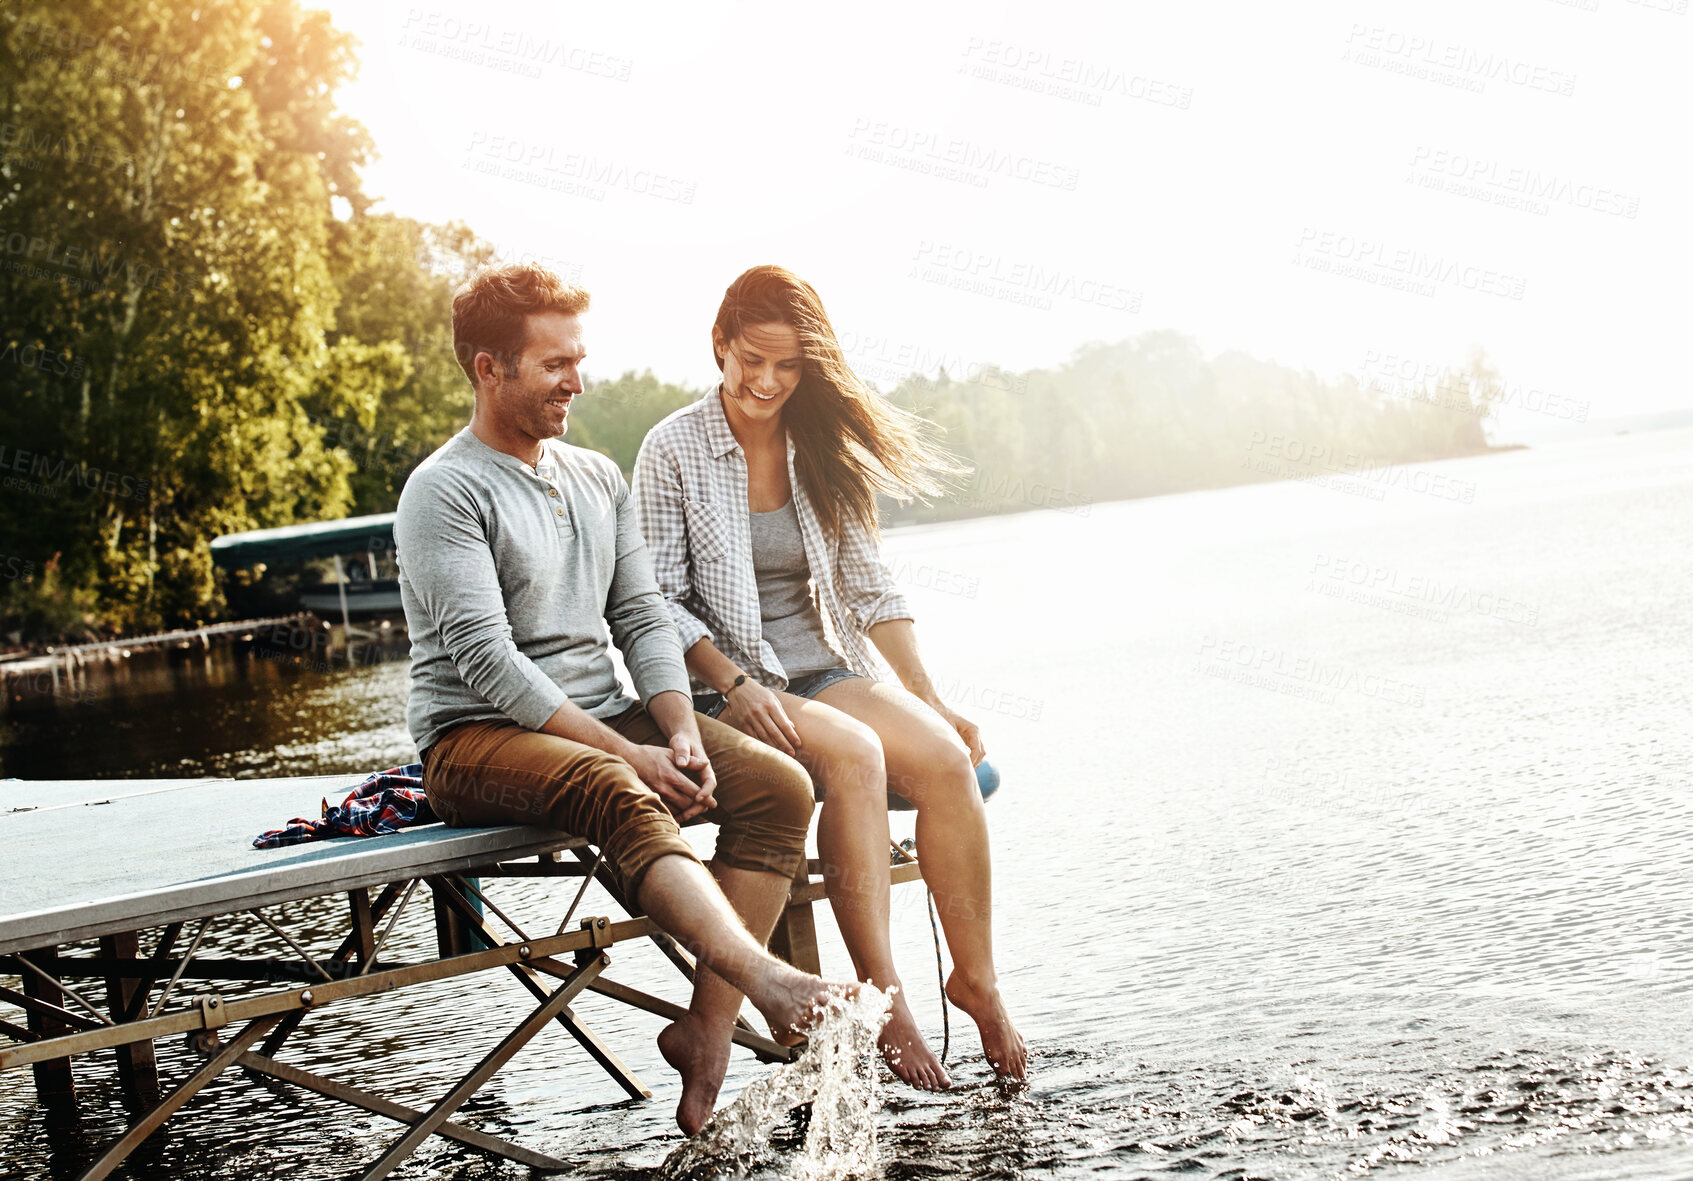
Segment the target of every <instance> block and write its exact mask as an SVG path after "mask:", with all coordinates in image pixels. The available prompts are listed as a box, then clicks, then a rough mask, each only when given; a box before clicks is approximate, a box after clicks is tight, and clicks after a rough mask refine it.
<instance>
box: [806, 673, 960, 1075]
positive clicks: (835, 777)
mask: <svg viewBox="0 0 1693 1181" xmlns="http://www.w3.org/2000/svg"><path fill="white" fill-rule="evenodd" d="M777 696H778V697H779V698H780V700H781V702H782V708H783V710H785V711H786V712H787V715H788V718H789V720H790V721H792V722H793V724H794V728H795V729H796V730H798V731H799V736H800V746H799V749H798V750H797V752H796V756H795V757H797V758H798V759H799V761H800V763H801V764H802V765H803V766H804V767H805V769H806V770H807V771H809V772H810V773H811V775H812V777H813V778H814V779H816V780H817V781H818V782H819V783H821V784H822V786H823V789H824V791H825V793H826V794H827V797H828V798H827V799H826V801H825V802H824V804H823V807H822V810H821V812H820V813H819V815H818V820H817V852H818V856H819V859H820V860H821V861H822V862H823V881H824V886H825V888H826V889H827V890H828V893H829V905H830V907H831V908H833V910H834V912H835V923H836V925H837V926H838V927H840V930H841V941H842V942H843V943H845V944H846V948H847V952H848V954H850V955H851V956H852V963H853V968H854V969H855V971H856V973H857V976H858V978H859V979H860V980H868V981H870V982H871V983H872V984H874V985H875V986H876V987H877V988H883V989H885V988H895V987H897V988H898V989H899V991H898V992H896V993H895V994H894V1002H893V1011H892V1014H891V1016H890V1017H889V1018H888V1023H887V1025H885V1026H884V1027H883V1028H882V1033H881V1040H880V1044H881V1047H882V1056H883V1057H884V1058H885V1059H886V1060H887V1063H888V1065H889V1066H890V1067H892V1068H893V1071H894V1073H895V1074H897V1075H899V1077H900V1078H902V1079H904V1080H905V1081H906V1082H908V1083H910V1084H911V1085H912V1086H914V1087H919V1088H922V1089H924V1090H939V1089H941V1088H945V1087H950V1086H951V1085H952V1080H951V1079H950V1078H948V1077H947V1073H946V1070H945V1068H944V1067H942V1066H941V1064H940V1059H938V1058H936V1057H935V1054H934V1052H933V1051H932V1050H930V1049H929V1047H928V1045H927V1043H925V1042H924V1040H923V1035H922V1033H921V1032H920V1031H919V1030H918V1028H917V1021H916V1018H914V1017H913V1016H912V1014H911V1006H910V1004H909V1003H908V1002H907V1000H906V997H905V989H904V987H903V986H902V985H901V984H900V979H899V973H898V971H897V970H896V969H895V967H894V957H893V946H892V943H891V942H890V940H889V936H888V864H889V862H888V844H889V842H888V797H887V773H886V771H885V769H884V767H883V763H882V747H881V742H880V741H879V740H878V739H877V737H876V734H875V731H873V730H871V729H870V728H869V727H868V726H866V725H864V724H863V723H861V722H857V721H854V720H853V719H852V718H850V717H848V716H846V715H845V714H843V713H841V712H839V711H838V710H835V709H831V708H830V707H829V706H827V705H824V704H822V703H821V702H817V701H808V700H806V699H805V698H803V697H796V696H794V695H793V694H791V693H780V694H778V695H777Z"/></svg>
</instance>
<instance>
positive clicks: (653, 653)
mask: <svg viewBox="0 0 1693 1181" xmlns="http://www.w3.org/2000/svg"><path fill="white" fill-rule="evenodd" d="M612 478H613V479H615V480H616V481H617V567H616V569H615V570H614V571H613V572H612V576H611V589H610V591H609V592H608V593H607V595H606V610H605V618H606V623H607V624H608V625H609V626H610V628H611V638H612V642H613V643H615V644H616V645H617V648H618V651H620V652H622V653H623V662H624V664H625V665H627V666H628V669H629V678H630V679H631V680H632V681H634V682H635V692H636V693H638V694H640V697H641V701H642V702H643V703H645V702H649V701H651V700H652V699H653V698H654V697H657V696H658V695H659V694H660V693H668V692H675V693H682V694H686V693H687V692H688V668H687V665H686V663H684V661H683V659H682V652H683V648H682V645H681V644H680V642H679V641H678V638H677V634H676V625H675V624H674V623H673V622H672V621H671V616H670V612H669V611H668V610H666V609H665V599H664V596H663V595H662V594H660V593H659V589H658V583H657V581H656V580H655V579H654V577H653V562H652V555H651V551H650V549H649V548H648V546H647V542H646V539H645V538H644V537H643V536H642V530H641V525H640V522H639V520H637V512H636V508H635V498H634V497H633V496H631V495H630V494H629V489H628V488H627V487H626V486H625V485H624V483H623V477H622V475H620V474H616V473H613V475H612Z"/></svg>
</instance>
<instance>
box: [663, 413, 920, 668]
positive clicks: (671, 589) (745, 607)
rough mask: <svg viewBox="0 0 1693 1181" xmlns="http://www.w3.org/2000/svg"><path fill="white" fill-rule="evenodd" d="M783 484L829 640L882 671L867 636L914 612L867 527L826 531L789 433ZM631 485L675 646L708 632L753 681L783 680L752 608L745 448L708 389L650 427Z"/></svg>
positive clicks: (860, 663) (850, 658)
mask: <svg viewBox="0 0 1693 1181" xmlns="http://www.w3.org/2000/svg"><path fill="white" fill-rule="evenodd" d="M788 482H789V484H790V485H791V486H792V488H793V498H794V508H795V509H796V510H797V512H798V513H799V527H800V534H801V536H802V537H803V539H804V541H805V556H806V560H807V561H808V562H809V563H810V564H811V584H812V591H813V593H814V594H815V595H816V597H817V602H818V605H819V607H820V608H821V612H820V613H821V615H822V617H823V627H824V631H825V633H826V635H827V638H828V639H829V640H830V642H831V643H832V644H833V645H834V646H835V647H836V648H837V650H838V651H840V652H841V653H842V654H843V655H845V656H846V658H847V662H848V664H849V666H850V667H851V668H852V670H853V671H854V672H856V673H859V674H860V675H862V676H867V677H873V678H875V679H877V680H886V679H888V678H889V677H890V675H891V673H890V670H889V669H888V667H887V665H886V664H885V663H883V661H882V660H881V659H880V658H879V657H878V656H877V655H876V654H875V652H874V651H873V650H872V645H871V644H870V641H869V639H868V638H867V636H866V634H865V633H866V632H868V631H869V630H870V628H871V627H872V626H874V625H875V624H878V623H881V622H882V621H883V620H884V619H910V618H911V608H910V607H908V606H907V605H906V602H905V596H904V595H902V594H900V593H899V591H898V590H897V589H895V587H894V582H893V576H892V575H891V574H890V573H889V572H888V568H887V567H886V566H885V565H884V564H883V563H882V555H881V551H880V549H879V547H878V546H877V544H876V539H875V537H873V536H872V535H871V534H870V533H869V532H868V531H867V530H865V529H864V527H863V526H861V525H859V524H857V523H856V522H845V523H843V526H842V530H841V535H840V536H839V537H828V536H826V535H825V533H824V530H823V526H822V524H821V523H820V522H819V521H818V519H817V513H816V512H815V510H813V508H812V507H811V501H810V499H809V498H808V497H807V496H806V494H805V489H804V488H803V487H802V486H801V485H800V480H799V477H798V476H797V475H796V474H795V473H794V441H793V439H791V438H790V439H789V440H788ZM634 490H635V502H636V504H637V506H638V508H639V510H640V516H641V532H642V533H643V534H644V535H645V536H646V540H647V547H648V549H649V550H650V551H651V553H652V557H653V567H654V572H655V573H656V574H657V575H658V589H659V590H660V591H662V592H663V594H664V597H665V600H666V601H667V602H668V603H669V604H670V614H671V616H672V617H673V618H674V619H675V620H676V627H677V630H678V631H680V632H681V633H682V650H683V651H684V652H685V651H687V650H688V649H689V648H691V647H693V645H694V644H695V643H696V642H698V641H699V640H701V639H709V640H710V641H711V642H712V643H713V644H715V645H716V646H717V648H718V649H719V650H720V651H721V652H722V653H723V654H724V655H726V656H727V657H729V659H731V660H733V661H734V662H735V663H736V664H738V665H740V666H741V668H742V669H744V670H745V671H746V672H747V673H748V674H749V675H751V676H752V677H753V679H755V680H757V681H759V682H760V683H762V684H764V685H767V686H769V687H770V688H772V689H783V688H786V687H787V684H788V675H787V672H786V671H785V670H784V669H783V668H782V664H781V661H779V660H777V659H776V653H775V651H774V650H773V649H772V648H771V647H770V645H769V644H768V643H766V642H765V640H764V628H763V623H762V619H761V615H760V612H759V605H758V580H757V577H756V575H755V574H754V572H753V564H752V532H751V524H750V522H749V518H748V509H747V461H746V456H745V454H744V453H743V452H742V451H741V445H740V444H739V443H737V442H736V441H735V436H734V433H733V432H732V431H730V429H729V420H728V419H727V418H725V417H724V416H723V404H722V403H721V402H720V401H719V400H718V395H717V393H716V392H715V391H714V392H712V393H710V394H708V395H706V396H705V397H703V398H701V399H700V400H699V401H697V402H694V403H693V404H692V405H689V406H684V407H683V408H682V409H680V410H678V411H676V413H674V414H672V415H670V416H669V417H668V418H666V419H665V420H664V421H663V422H661V423H659V424H658V425H657V426H655V427H653V429H652V430H651V431H649V432H648V433H647V437H646V438H645V439H644V440H643V441H642V443H641V453H640V455H639V456H637V457H636V459H635V479H634ZM693 684H694V690H695V692H698V693H706V692H710V691H712V686H710V685H706V684H704V683H703V682H701V681H700V680H699V679H698V678H695V679H694V682H693Z"/></svg>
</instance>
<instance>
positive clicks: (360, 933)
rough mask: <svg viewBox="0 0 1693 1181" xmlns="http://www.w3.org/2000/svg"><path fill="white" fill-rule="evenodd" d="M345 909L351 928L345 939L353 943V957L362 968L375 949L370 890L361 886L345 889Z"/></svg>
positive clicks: (374, 928)
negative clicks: (355, 888) (354, 888)
mask: <svg viewBox="0 0 1693 1181" xmlns="http://www.w3.org/2000/svg"><path fill="white" fill-rule="evenodd" d="M347 910H348V913H349V917H350V919H351V925H352V928H353V929H352V932H351V933H350V934H349V935H348V936H347V939H348V941H349V942H350V943H351V944H352V945H353V946H352V953H353V958H354V959H356V960H357V961H358V965H359V967H361V968H362V967H364V966H365V964H367V963H369V962H370V957H371V953H372V952H374V951H375V950H376V919H375V917H374V916H373V915H372V914H371V913H370V891H369V890H366V889H364V888H363V887H362V886H361V887H360V888H359V889H357V890H349V891H347Z"/></svg>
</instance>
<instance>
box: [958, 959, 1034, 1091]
mask: <svg viewBox="0 0 1693 1181" xmlns="http://www.w3.org/2000/svg"><path fill="white" fill-rule="evenodd" d="M946 997H947V999H948V1000H949V1001H951V1002H952V1003H953V1004H955V1005H957V1006H958V1007H959V1008H960V1009H963V1010H964V1011H965V1012H966V1013H968V1014H969V1015H970V1016H971V1018H972V1019H974V1020H975V1022H976V1029H977V1030H978V1031H979V1032H980V1033H981V1035H982V1053H983V1054H985V1055H986V1056H987V1060H988V1065H989V1066H992V1067H993V1072H994V1074H996V1075H998V1076H999V1078H1000V1080H1001V1081H1002V1082H1007V1083H1021V1082H1023V1081H1024V1080H1025V1079H1027V1078H1028V1073H1029V1046H1028V1043H1027V1042H1025V1041H1024V1040H1023V1035H1022V1034H1020V1033H1018V1032H1017V1027H1016V1026H1015V1025H1013V1024H1011V1014H1009V1013H1007V1012H1006V1011H1005V1002H1004V1001H1002V1000H1001V999H1000V997H999V988H998V986H997V985H987V986H981V985H976V984H972V983H971V982H970V981H967V980H965V979H964V978H963V977H962V976H960V975H959V974H958V973H957V972H956V971H955V972H953V974H952V975H951V976H948V977H947V981H946Z"/></svg>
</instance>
